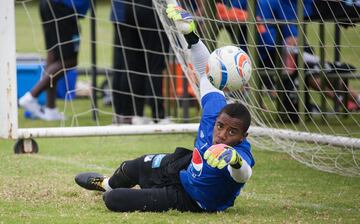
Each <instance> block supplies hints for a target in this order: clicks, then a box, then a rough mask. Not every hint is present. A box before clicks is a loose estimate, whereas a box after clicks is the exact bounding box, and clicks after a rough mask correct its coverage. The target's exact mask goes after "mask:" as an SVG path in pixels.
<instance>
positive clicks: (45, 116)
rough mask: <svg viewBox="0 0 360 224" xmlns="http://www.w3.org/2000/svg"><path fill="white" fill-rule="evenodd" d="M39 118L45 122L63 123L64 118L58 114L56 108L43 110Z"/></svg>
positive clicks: (61, 114)
mask: <svg viewBox="0 0 360 224" xmlns="http://www.w3.org/2000/svg"><path fill="white" fill-rule="evenodd" d="M40 118H41V119H42V120H45V121H64V120H65V116H64V114H63V113H60V112H59V111H58V109H57V108H48V107H45V108H44V113H42V114H41V116H40Z"/></svg>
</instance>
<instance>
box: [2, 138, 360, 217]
mask: <svg viewBox="0 0 360 224" xmlns="http://www.w3.org/2000/svg"><path fill="white" fill-rule="evenodd" d="M193 137H194V136H192V135H163V136H155V135H154V136H131V137H93V138H66V139H65V138H54V139H37V141H38V144H39V147H40V152H39V153H38V154H36V155H15V154H13V152H12V145H13V142H12V141H4V140H1V142H0V148H1V151H0V157H1V158H2V160H1V163H0V170H1V171H0V173H1V175H0V223H115V222H117V223H356V222H358V221H359V219H360V204H359V200H360V191H359V186H360V179H359V178H350V177H342V176H339V175H335V174H329V173H324V172H320V171H316V170H313V169H310V168H307V167H305V166H303V165H301V164H300V163H298V162H296V161H294V160H292V159H291V158H290V157H289V156H288V155H287V154H284V153H275V152H268V151H260V150H256V149H255V150H254V156H255V158H256V166H255V168H254V173H253V176H252V178H251V179H250V181H249V182H248V184H247V185H246V187H245V188H244V190H243V191H242V193H241V195H240V196H239V197H238V198H237V200H236V202H235V206H234V207H233V208H231V209H229V210H227V211H226V212H224V213H218V214H191V213H180V212H177V211H170V212H166V213H146V214H144V213H113V212H109V211H108V210H107V209H106V208H105V207H104V205H103V202H102V198H101V195H100V194H99V193H95V192H89V191H86V190H83V189H81V188H80V187H78V186H77V185H76V184H75V182H74V176H75V175H76V174H77V173H79V172H83V171H96V172H101V173H104V174H107V175H111V173H112V172H113V171H114V169H115V168H117V166H118V165H119V164H120V162H121V161H123V160H126V159H130V158H134V157H136V156H139V155H141V154H144V153H153V152H171V151H172V150H173V149H174V148H175V147H176V146H184V147H191V143H192V141H193ZM149 143H150V144H149Z"/></svg>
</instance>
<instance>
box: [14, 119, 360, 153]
mask: <svg viewBox="0 0 360 224" xmlns="http://www.w3.org/2000/svg"><path fill="white" fill-rule="evenodd" d="M198 128H199V124H198V123H190V124H175V125H122V126H107V127H106V128H104V127H99V126H89V127H54V128H19V129H18V138H20V139H21V138H38V137H82V136H116V135H144V134H180V133H195V132H197V130H198ZM249 134H250V135H252V136H264V137H270V138H282V139H288V140H294V141H303V142H314V143H317V144H327V145H333V146H339V147H351V148H360V139H359V138H349V137H343V136H334V135H325V134H316V133H308V132H299V131H292V130H285V129H275V128H263V127H250V128H249Z"/></svg>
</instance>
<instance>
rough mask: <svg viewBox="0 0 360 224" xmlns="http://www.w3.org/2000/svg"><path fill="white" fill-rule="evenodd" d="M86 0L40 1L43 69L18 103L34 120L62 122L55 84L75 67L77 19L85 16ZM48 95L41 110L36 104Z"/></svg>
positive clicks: (78, 38) (77, 44)
mask: <svg viewBox="0 0 360 224" xmlns="http://www.w3.org/2000/svg"><path fill="white" fill-rule="evenodd" d="M89 6H90V1H89V0H40V15H41V21H42V25H43V31H44V36H45V42H46V50H47V57H46V66H45V69H44V73H43V76H42V78H41V80H39V82H37V83H36V84H35V86H34V87H33V88H32V89H31V91H29V92H27V93H25V95H24V96H22V97H21V98H20V99H19V105H20V106H21V107H23V108H24V109H25V110H27V111H29V112H31V114H32V115H33V116H34V117H37V118H40V119H43V120H47V121H53V120H64V115H63V114H61V113H60V112H59V111H58V110H57V108H56V104H55V101H56V83H57V81H58V80H59V78H61V77H62V76H63V75H64V72H65V71H67V70H69V69H73V68H74V67H76V66H77V63H78V61H77V57H78V53H79V47H80V36H79V24H78V18H81V17H83V16H85V14H86V12H87V10H88V9H89ZM45 90H46V91H47V95H46V107H45V108H44V110H42V109H41V106H40V105H39V103H38V102H37V97H38V96H39V95H40V93H41V92H43V91H45Z"/></svg>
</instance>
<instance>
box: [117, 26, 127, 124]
mask: <svg viewBox="0 0 360 224" xmlns="http://www.w3.org/2000/svg"><path fill="white" fill-rule="evenodd" d="M113 29H114V37H113V38H114V47H113V69H114V71H113V76H112V88H113V92H112V94H113V106H114V110H115V114H116V115H115V117H114V121H113V122H114V123H116V124H122V123H131V119H126V118H124V117H123V116H122V115H123V114H124V113H123V110H122V107H121V101H122V94H121V93H120V90H121V84H122V83H121V80H122V76H124V75H126V74H125V73H124V71H125V61H124V60H125V59H124V47H125V46H124V45H123V43H122V38H121V33H122V32H124V33H125V32H126V27H125V26H123V25H121V24H120V23H114V28H113Z"/></svg>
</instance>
